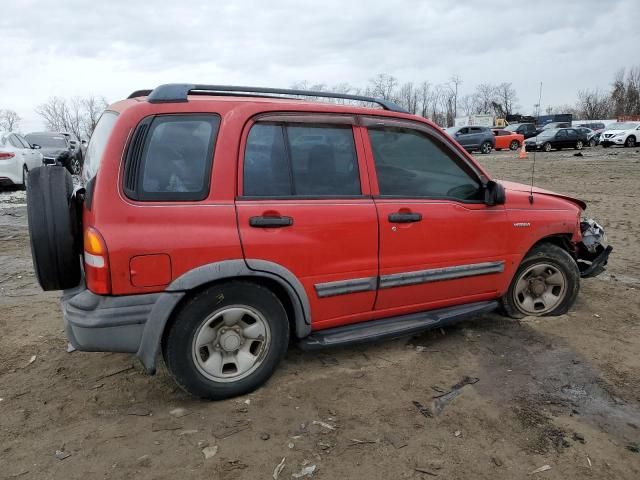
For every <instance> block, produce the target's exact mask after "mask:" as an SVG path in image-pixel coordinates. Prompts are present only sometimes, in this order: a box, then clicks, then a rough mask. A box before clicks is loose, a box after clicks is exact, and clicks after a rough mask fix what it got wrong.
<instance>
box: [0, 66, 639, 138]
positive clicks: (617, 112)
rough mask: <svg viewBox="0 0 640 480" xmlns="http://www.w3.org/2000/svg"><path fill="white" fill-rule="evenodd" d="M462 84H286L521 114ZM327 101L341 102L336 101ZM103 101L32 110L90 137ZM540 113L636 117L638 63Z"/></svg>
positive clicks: (495, 87) (491, 88)
mask: <svg viewBox="0 0 640 480" xmlns="http://www.w3.org/2000/svg"><path fill="white" fill-rule="evenodd" d="M462 85H463V81H462V78H461V77H460V75H452V76H451V77H450V78H449V80H448V81H446V82H443V83H437V84H433V83H431V82H429V81H423V82H418V83H416V82H400V80H398V79H397V78H396V77H394V76H393V75H389V74H387V73H379V74H377V75H376V76H374V77H373V78H371V79H370V80H369V82H368V84H367V85H366V86H364V87H357V86H354V85H351V84H349V83H346V82H343V83H339V84H336V85H328V84H326V83H311V82H308V81H302V82H298V83H295V84H293V85H292V88H295V89H298V90H314V91H322V92H327V91H330V92H335V93H343V94H351V95H363V96H368V97H375V98H380V99H383V100H387V101H391V102H394V103H396V104H398V105H399V106H401V107H403V108H404V109H405V110H407V111H409V112H411V113H413V114H416V115H420V116H422V117H425V118H429V119H431V120H432V121H434V122H435V123H437V124H438V125H441V126H451V125H453V123H454V119H455V118H456V117H460V116H468V115H473V114H491V115H494V116H496V117H498V118H506V117H507V116H509V115H514V114H518V113H521V107H520V105H518V95H517V93H516V90H515V88H514V87H513V85H512V84H511V83H510V82H502V83H496V84H491V83H481V84H479V85H476V87H475V89H473V90H472V91H470V92H467V93H464V92H463V90H462ZM323 100H325V101H326V99H323ZM332 101H334V102H337V103H345V102H346V101H345V100H340V99H336V100H332ZM107 105H108V102H107V100H106V99H105V98H104V97H101V96H90V97H73V98H63V97H52V98H50V99H49V100H48V101H46V102H45V103H42V104H40V105H38V106H37V107H36V109H35V111H36V113H37V114H38V115H39V116H40V118H41V119H42V121H43V123H44V126H45V128H46V129H47V130H50V131H58V132H70V133H73V134H74V135H76V137H78V138H90V137H91V134H92V133H93V130H94V129H95V127H96V123H97V122H98V119H99V118H100V115H101V114H102V112H103V111H104V110H105V108H107ZM544 111H545V112H546V113H548V114H552V113H571V114H573V116H574V118H576V119H581V120H600V119H607V118H617V117H621V116H626V115H640V65H637V66H634V67H631V68H629V69H624V68H623V69H620V70H618V71H617V72H616V74H615V75H614V78H613V81H612V83H611V85H610V88H609V89H608V90H603V89H600V88H594V89H586V90H579V91H578V92H577V101H576V102H575V104H573V105H571V104H565V105H558V106H548V107H547V108H546V109H544ZM532 113H533V114H534V115H535V112H532ZM21 120H22V119H21V117H20V116H19V115H18V114H17V113H16V112H15V111H13V110H7V109H0V130H5V131H17V130H19V128H20V121H21Z"/></svg>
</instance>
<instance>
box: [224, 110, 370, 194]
mask: <svg viewBox="0 0 640 480" xmlns="http://www.w3.org/2000/svg"><path fill="white" fill-rule="evenodd" d="M251 120H252V121H251V122H249V123H248V124H247V125H246V126H245V129H244V132H243V136H242V144H241V148H240V152H239V153H240V155H239V160H238V167H239V168H238V192H240V191H242V195H240V194H238V195H236V200H238V201H254V202H255V201H261V200H264V201H272V200H277V201H285V202H295V201H300V200H362V199H370V198H371V195H370V193H368V184H365V183H363V180H362V172H363V169H364V168H366V164H365V162H364V158H363V157H362V153H361V150H360V148H359V143H358V142H359V141H361V140H359V139H358V128H357V127H358V124H357V117H356V116H355V115H351V114H346V115H345V114H337V113H315V112H310V113H307V112H267V113H262V114H258V115H256V116H255V117H253V118H252V119H251ZM264 123H267V124H273V125H278V126H280V127H281V128H282V127H286V126H289V125H307V124H313V125H317V126H323V125H325V126H331V125H336V126H343V127H346V126H350V127H351V134H352V136H353V151H354V154H355V161H356V167H357V169H358V182H359V185H360V194H358V195H346V194H343V195H296V194H295V193H292V195H291V196H283V195H245V194H244V163H245V157H246V151H247V139H248V138H249V134H250V132H251V129H252V128H253V127H254V126H256V125H259V124H264ZM282 132H283V137H284V138H283V140H284V143H285V145H284V147H285V151H286V152H287V163H288V165H289V176H290V181H291V189H292V192H295V185H294V179H293V166H292V158H291V153H290V151H289V142H288V134H287V129H286V128H282ZM367 175H368V173H367V171H366V170H365V177H366V176H367ZM365 187H367V188H365ZM365 192H366V193H365Z"/></svg>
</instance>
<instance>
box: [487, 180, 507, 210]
mask: <svg viewBox="0 0 640 480" xmlns="http://www.w3.org/2000/svg"><path fill="white" fill-rule="evenodd" d="M506 198H507V195H506V193H505V190H504V187H503V186H502V184H500V183H498V182H495V181H493V180H489V181H488V182H487V184H486V185H485V187H484V203H485V204H486V205H489V206H490V207H493V206H494V205H504V202H505V200H506Z"/></svg>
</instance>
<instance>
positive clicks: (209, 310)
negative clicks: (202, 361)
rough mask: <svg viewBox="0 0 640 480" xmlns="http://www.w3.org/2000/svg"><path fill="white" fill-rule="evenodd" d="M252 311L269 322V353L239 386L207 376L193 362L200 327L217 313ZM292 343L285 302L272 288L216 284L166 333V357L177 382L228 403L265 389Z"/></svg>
mask: <svg viewBox="0 0 640 480" xmlns="http://www.w3.org/2000/svg"><path fill="white" fill-rule="evenodd" d="M236 306H247V307H250V308H252V309H253V310H255V311H257V312H259V313H260V314H261V315H262V316H263V318H264V319H265V320H266V322H267V323H268V327H269V331H270V333H269V338H270V340H269V342H268V348H267V350H266V353H265V355H264V357H263V358H262V360H261V363H260V364H259V365H258V366H257V368H256V369H255V370H254V371H252V373H250V374H249V375H248V376H246V377H244V378H240V379H239V380H236V381H227V382H222V381H215V380H213V379H210V378H208V377H206V376H205V375H203V373H202V372H201V371H200V370H199V367H198V366H197V364H196V361H195V360H194V358H193V348H194V347H193V345H194V342H195V340H196V334H197V333H198V331H199V329H200V327H201V326H202V325H203V324H204V322H206V321H208V320H207V319H208V318H209V317H210V316H211V315H212V314H213V313H214V312H216V311H220V310H222V309H224V308H225V307H230V308H234V307H236ZM288 344H289V322H288V320H287V314H286V311H285V309H284V307H283V306H282V303H281V302H280V300H279V299H278V297H276V295H275V294H274V293H273V292H271V291H270V290H269V289H267V288H265V287H262V286H260V285H257V284H254V283H250V282H241V281H234V282H230V283H225V284H220V285H213V286H211V287H209V288H207V289H205V290H203V291H201V292H198V293H197V294H195V295H193V296H192V297H191V298H190V299H188V300H187V301H186V303H185V304H184V305H183V306H182V307H181V308H180V310H179V312H178V313H177V315H176V316H175V318H174V321H173V322H172V323H171V325H170V327H169V328H168V329H167V330H166V331H165V335H164V339H163V348H162V353H163V356H164V360H165V364H166V365H167V369H168V370H169V372H170V374H171V376H172V377H173V379H174V380H175V382H176V383H177V384H178V385H179V386H180V388H182V389H183V390H184V391H185V392H187V393H189V394H191V395H194V396H196V397H200V398H205V399H210V400H222V399H225V398H230V397H235V396H238V395H243V394H246V393H249V392H252V391H253V390H255V389H256V388H258V387H260V386H261V385H262V384H264V383H265V382H266V381H267V380H268V379H269V377H271V375H272V374H273V372H274V371H275V369H276V367H277V366H278V364H279V363H280V361H281V360H282V358H283V357H284V355H285V353H286V351H287V346H288Z"/></svg>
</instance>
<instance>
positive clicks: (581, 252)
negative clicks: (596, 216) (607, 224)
mask: <svg viewBox="0 0 640 480" xmlns="http://www.w3.org/2000/svg"><path fill="white" fill-rule="evenodd" d="M580 231H581V232H582V241H580V242H579V243H578V244H577V252H576V253H577V262H578V268H579V269H580V276H581V277H582V278H590V277H595V276H596V275H600V274H601V273H602V272H603V271H604V270H605V267H606V265H607V261H608V260H609V255H610V254H611V251H612V250H613V247H612V246H611V245H607V237H606V235H605V233H604V229H603V228H602V227H601V226H600V225H599V224H598V223H597V222H596V221H595V220H592V219H587V220H584V221H582V222H580Z"/></svg>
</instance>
